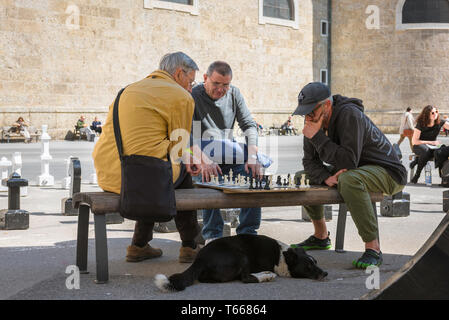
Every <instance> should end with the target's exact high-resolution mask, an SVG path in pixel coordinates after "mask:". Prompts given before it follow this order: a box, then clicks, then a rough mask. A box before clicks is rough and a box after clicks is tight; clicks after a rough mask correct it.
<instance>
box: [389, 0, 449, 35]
mask: <svg viewBox="0 0 449 320" xmlns="http://www.w3.org/2000/svg"><path fill="white" fill-rule="evenodd" d="M396 29H398V30H406V29H449V0H400V1H399V2H398V5H397V7H396Z"/></svg>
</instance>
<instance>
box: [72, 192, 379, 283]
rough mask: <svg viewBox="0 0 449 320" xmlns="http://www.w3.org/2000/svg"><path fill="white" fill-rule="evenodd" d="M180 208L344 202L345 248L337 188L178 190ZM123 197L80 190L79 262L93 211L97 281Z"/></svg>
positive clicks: (375, 196)
mask: <svg viewBox="0 0 449 320" xmlns="http://www.w3.org/2000/svg"><path fill="white" fill-rule="evenodd" d="M175 193H176V208H177V210H178V211H187V210H198V209H220V208H222V209H225V208H253V207H281V206H299V205H320V204H321V205H324V204H340V206H339V213H338V221H337V232H336V242H335V250H336V251H337V252H344V251H343V244H344V234H345V226H346V216H347V208H346V205H345V204H344V201H343V198H342V197H341V195H340V194H339V193H338V191H337V189H336V188H328V190H319V191H317V190H315V191H313V190H311V191H304V192H284V193H274V192H273V193H249V194H248V193H245V194H237V193H233V194H227V193H223V192H221V191H219V190H213V189H204V188H195V189H181V190H175ZM382 199H383V195H382V194H381V193H372V194H371V201H372V202H373V207H374V210H375V212H376V219H377V211H376V202H380V201H382ZM119 202H120V197H119V195H117V194H115V193H108V192H89V193H76V194H75V195H74V196H73V206H74V208H77V209H78V212H79V215H78V235H77V246H76V265H77V266H78V268H79V270H80V272H81V273H87V249H88V231H89V212H92V214H93V215H94V228H95V251H96V269H97V273H96V276H97V279H96V282H97V283H106V282H107V281H108V279H109V271H108V247H107V235H106V218H105V215H106V214H108V213H115V212H118V211H119Z"/></svg>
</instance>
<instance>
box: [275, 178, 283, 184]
mask: <svg viewBox="0 0 449 320" xmlns="http://www.w3.org/2000/svg"><path fill="white" fill-rule="evenodd" d="M281 179H282V178H281V176H278V178H277V180H276V185H278V186H282V180H281Z"/></svg>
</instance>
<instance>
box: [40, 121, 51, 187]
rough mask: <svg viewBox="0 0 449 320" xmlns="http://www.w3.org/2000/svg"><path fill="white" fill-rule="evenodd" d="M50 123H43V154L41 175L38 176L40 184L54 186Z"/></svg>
mask: <svg viewBox="0 0 449 320" xmlns="http://www.w3.org/2000/svg"><path fill="white" fill-rule="evenodd" d="M47 129H48V125H45V124H44V125H42V135H41V142H42V148H41V150H42V154H41V175H40V176H39V177H37V180H38V185H39V186H53V185H54V184H55V178H54V177H53V176H52V175H51V174H50V161H51V160H52V159H53V157H52V156H51V155H50V140H51V137H50V136H49V135H48V133H47Z"/></svg>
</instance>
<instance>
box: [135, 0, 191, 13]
mask: <svg viewBox="0 0 449 320" xmlns="http://www.w3.org/2000/svg"><path fill="white" fill-rule="evenodd" d="M198 2H199V0H144V3H143V7H144V8H145V9H154V8H156V9H166V10H174V11H181V12H188V13H190V14H191V15H199V5H198Z"/></svg>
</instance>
